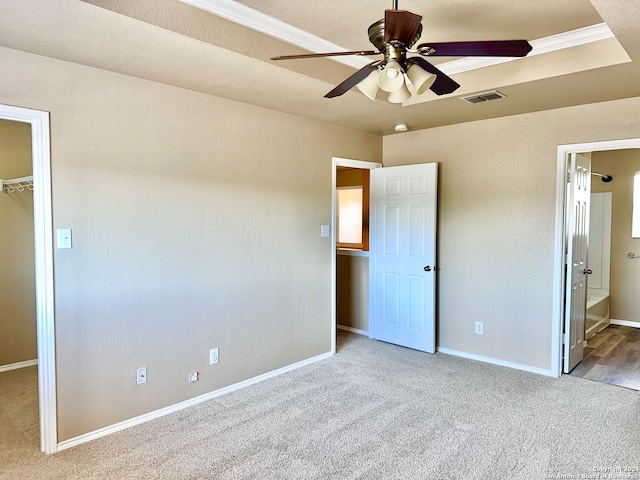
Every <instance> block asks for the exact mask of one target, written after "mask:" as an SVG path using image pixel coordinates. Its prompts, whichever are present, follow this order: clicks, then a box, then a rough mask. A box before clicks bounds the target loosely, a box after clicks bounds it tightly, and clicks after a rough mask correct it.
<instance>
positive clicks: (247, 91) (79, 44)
mask: <svg viewBox="0 0 640 480" xmlns="http://www.w3.org/2000/svg"><path fill="white" fill-rule="evenodd" d="M399 3H400V5H399V8H401V9H406V10H409V11H412V12H414V13H417V14H420V15H422V16H423V20H422V25H423V34H422V38H421V39H420V42H424V41H436V42H440V41H464V40H500V39H511V38H516V39H517V38H524V39H527V40H529V41H533V40H538V39H541V38H545V37H549V36H551V35H557V34H561V33H565V32H573V31H575V30H576V29H581V28H583V27H590V26H593V25H598V24H602V23H604V24H605V25H601V26H600V27H599V28H600V29H602V27H603V28H604V29H605V31H608V30H607V27H608V28H609V29H610V31H611V32H612V33H613V35H614V36H615V37H611V38H604V39H593V38H591V37H589V40H593V41H590V42H589V43H586V44H583V45H577V46H570V47H568V48H562V49H560V50H555V51H552V52H549V53H541V54H539V55H534V56H530V57H527V58H523V59H517V60H515V61H512V62H508V63H503V64H499V65H494V66H487V67H483V68H477V69H473V70H470V71H464V72H462V73H453V74H452V77H453V78H454V79H455V80H456V81H457V82H458V83H459V84H460V85H461V88H460V89H458V90H457V91H456V92H454V93H453V94H451V95H446V96H444V97H438V96H436V95H434V94H432V93H431V92H428V94H425V95H424V96H422V98H421V99H420V101H419V102H415V103H414V104H412V105H408V106H404V107H402V106H398V105H392V104H389V103H387V102H386V101H384V100H378V101H376V102H373V101H371V100H369V99H367V98H366V97H365V96H364V95H362V94H360V93H359V92H358V90H357V89H353V90H352V91H350V92H348V93H346V94H345V95H343V96H341V97H336V98H333V99H325V98H323V95H324V94H325V93H326V92H328V91H329V90H331V89H332V88H333V87H334V86H335V85H336V84H338V83H340V82H341V81H342V80H344V79H345V78H347V77H348V76H350V75H351V74H353V73H354V72H355V68H354V67H352V66H348V65H344V64H341V63H339V62H337V61H335V60H334V59H310V60H289V61H281V62H273V61H271V60H269V58H270V57H271V56H274V55H287V54H295V53H308V49H311V50H317V51H326V50H325V49H324V48H322V47H325V46H327V45H323V44H322V43H320V44H319V45H318V46H317V47H314V46H309V45H311V44H307V50H304V49H301V48H299V47H296V46H294V45H291V44H290V43H289V42H293V43H298V42H299V41H303V40H305V41H306V39H308V38H311V39H312V40H313V41H316V40H317V41H321V40H322V41H325V42H329V43H330V45H331V44H333V45H335V46H336V47H338V48H340V49H347V50H362V49H367V50H368V49H372V48H373V47H372V46H371V45H370V44H369V42H368V38H367V28H368V27H369V25H370V24H371V23H374V22H376V21H377V20H379V19H381V18H383V16H384V10H385V9H387V8H391V7H392V2H391V1H388V0H385V1H381V0H354V1H349V2H338V1H335V0H318V1H315V2H308V3H307V2H304V3H292V2H284V1H275V0H271V1H269V0H262V1H258V0H240V1H238V2H233V1H231V0H183V1H178V0H153V1H152V0H147V1H144V0H140V1H135V2H131V1H130V0H85V1H80V0H21V1H19V2H18V1H12V2H0V46H5V47H8V48H14V49H18V50H23V51H27V52H31V53H35V54H39V55H45V56H49V57H53V58H59V59H62V60H66V61H71V62H75V63H80V64H84V65H89V66H92V67H96V68H101V69H106V70H111V71H115V72H119V73H123V74H127V75H132V76H136V77H140V78H146V79H149V80H153V81H157V82H162V83H167V84H171V85H176V86H179V87H183V88H189V89H192V90H196V91H200V92H204V93H208V94H212V95H217V96H221V97H225V98H229V99H232V100H237V101H242V102H246V103H251V104H255V105H258V106H262V107H265V108H270V109H274V110H278V111H282V112H286V113H291V114H294V115H300V116H303V117H308V118H313V119H317V120H320V121H325V122H329V123H333V124H336V125H342V126H346V127H350V128H354V129H358V130H363V131H368V132H372V133H377V134H391V133H393V126H394V125H395V124H396V123H406V124H408V125H409V127H410V128H412V129H419V128H429V127H434V126H439V125H446V124H450V123H457V122H464V121H471V120H477V119H483V118H490V117H496V116H504V115H512V114H517V113H524V112H531V111H536V110H541V109H549V108H558V107H563V106H569V105H577V104H582V103H592V102H597V101H605V100H611V99H619V98H625V97H631V96H640V82H637V81H635V79H636V78H638V76H639V75H640V67H638V62H637V61H635V62H634V60H637V59H640V31H639V30H640V29H637V27H636V25H635V23H636V22H635V19H637V18H640V16H639V14H640V2H637V1H636V0H618V1H616V2H611V1H610V0H593V1H588V0H563V1H557V0H536V1H535V2H505V1H504V0H500V1H498V0H400V2H399ZM194 5H195V6H194ZM211 12H216V13H211ZM228 12H231V14H228ZM234 12H236V13H237V15H236V14H235V13H234ZM238 12H239V13H238ZM247 14H249V15H248V16H247ZM234 15H236V16H235V17H234ZM265 15H266V16H268V17H269V18H265ZM231 17H234V19H233V20H231V19H230V18H231ZM247 18H249V19H250V20H251V21H250V22H247ZM274 19H275V20H274ZM251 22H253V23H251ZM250 23H251V26H250V27H249V26H247V25H248V24H250ZM273 25H275V26H276V27H278V26H280V27H283V28H284V29H285V31H287V32H293V34H292V35H293V36H289V37H288V38H287V40H286V41H283V37H282V36H281V35H280V36H278V32H280V30H278V28H276V29H275V30H276V31H275V34H274V33H273ZM299 31H302V33H303V34H306V35H305V36H304V37H296V35H295V33H296V32H298V33H300V32H299ZM586 31H588V32H590V31H591V30H589V29H587V30H586ZM265 32H268V33H265ZM274 35H275V36H274ZM575 37H576V35H575V33H570V34H569V36H568V38H570V39H573V38H575ZM532 43H533V44H534V45H536V42H532ZM314 45H315V44H314ZM332 50H333V49H332ZM536 51H537V47H535V48H534V52H533V53H536ZM349 58H351V59H352V60H354V59H355V60H362V59H358V58H356V57H349ZM451 60H454V61H455V60H456V59H450V58H447V59H435V58H434V62H433V63H438V66H439V68H441V69H442V70H443V71H446V72H450V71H456V72H458V71H459V70H447V69H451V68H453V67H455V66H456V65H457V64H455V62H454V63H451ZM443 62H444V63H443ZM365 63H366V62H365ZM459 63H460V60H458V64H459ZM492 89H498V90H499V91H500V92H502V93H504V94H506V95H507V98H505V99H501V100H497V101H494V102H489V103H482V104H477V105H471V104H467V103H465V102H462V101H460V100H459V97H460V96H463V95H468V94H471V93H478V92H483V91H487V90H492Z"/></svg>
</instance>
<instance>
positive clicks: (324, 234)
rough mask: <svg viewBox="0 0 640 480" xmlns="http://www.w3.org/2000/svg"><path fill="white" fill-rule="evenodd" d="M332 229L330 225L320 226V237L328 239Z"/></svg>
mask: <svg viewBox="0 0 640 480" xmlns="http://www.w3.org/2000/svg"><path fill="white" fill-rule="evenodd" d="M330 232H331V230H330V228H329V225H320V236H321V237H328V236H329V235H330Z"/></svg>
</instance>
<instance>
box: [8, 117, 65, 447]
mask: <svg viewBox="0 0 640 480" xmlns="http://www.w3.org/2000/svg"><path fill="white" fill-rule="evenodd" d="M0 118H1V119H4V120H11V121H15V122H24V123H29V124H31V149H32V157H33V223H34V243H35V280H36V323H37V336H38V399H39V407H40V450H42V451H43V452H44V453H55V452H56V451H57V444H58V436H57V426H56V368H55V367H56V365H55V361H56V360H55V332H54V309H53V304H54V300H53V295H54V289H53V226H52V221H51V154H50V152H51V150H50V141H49V113H48V112H42V111H39V110H31V109H27V108H19V107H12V106H8V105H0Z"/></svg>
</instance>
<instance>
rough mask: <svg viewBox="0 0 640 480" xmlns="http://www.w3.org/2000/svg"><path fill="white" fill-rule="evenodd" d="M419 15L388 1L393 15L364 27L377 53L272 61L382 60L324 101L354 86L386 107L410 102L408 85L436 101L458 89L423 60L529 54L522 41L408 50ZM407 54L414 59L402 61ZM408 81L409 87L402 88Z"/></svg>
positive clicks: (418, 30) (419, 31)
mask: <svg viewBox="0 0 640 480" xmlns="http://www.w3.org/2000/svg"><path fill="white" fill-rule="evenodd" d="M421 20H422V16H421V15H416V14H415V13H411V12H408V11H406V10H398V0H394V1H393V9H392V10H385V13H384V19H382V20H379V21H377V22H375V23H374V24H372V25H371V26H370V27H369V41H370V42H371V43H372V44H373V46H374V47H376V48H377V51H376V50H361V51H351V52H329V53H310V54H303V55H281V56H277V57H272V58H271V60H291V59H298V58H319V57H336V56H342V55H358V56H368V55H384V58H383V59H381V60H376V61H374V62H371V63H370V64H369V65H366V66H364V67H362V68H361V69H360V70H358V71H357V72H356V73H354V74H353V75H351V76H350V77H349V78H347V79H346V80H345V81H343V82H342V83H341V84H339V85H338V86H336V87H335V88H334V89H333V90H331V91H330V92H329V93H327V94H326V95H325V98H333V97H337V96H340V95H343V94H344V93H346V92H348V91H349V90H351V89H352V88H353V87H354V86H357V87H358V89H359V90H360V91H362V93H364V94H365V95H366V96H367V97H369V98H370V99H371V100H375V99H376V96H377V94H378V91H379V90H383V91H385V92H387V93H388V94H389V96H388V98H387V100H388V101H389V102H391V103H402V102H404V101H406V100H408V99H409V98H410V97H411V91H410V90H409V88H408V84H409V83H410V84H411V85H412V86H413V89H414V91H415V93H416V94H418V95H420V94H422V93H424V92H426V91H427V90H431V91H432V92H434V93H435V94H436V95H445V94H447V93H452V92H453V91H455V90H456V89H457V88H459V87H460V85H459V84H458V83H457V82H456V81H455V80H453V79H452V78H450V77H448V76H447V75H446V74H445V73H443V72H442V71H440V70H439V69H438V68H436V67H435V66H434V65H432V64H431V63H429V62H428V61H427V60H425V59H424V58H423V57H429V56H448V57H469V56H476V57H524V56H526V55H527V54H528V53H529V52H530V51H531V48H532V47H531V45H530V44H529V42H528V41H526V40H492V41H477V42H444V43H428V42H427V43H421V44H419V45H418V46H417V47H415V49H412V47H413V45H414V44H415V43H416V42H417V41H418V40H419V39H420V35H421V34H422V24H421V23H420V22H421ZM407 54H416V55H417V56H412V57H407ZM407 78H408V82H407Z"/></svg>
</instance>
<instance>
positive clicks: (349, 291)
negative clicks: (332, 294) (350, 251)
mask: <svg viewBox="0 0 640 480" xmlns="http://www.w3.org/2000/svg"><path fill="white" fill-rule="evenodd" d="M336 271H337V280H336V289H337V292H336V318H337V322H338V325H342V326H345V327H351V328H356V329H358V330H362V331H365V332H367V331H369V257H368V256H367V257H361V256H353V255H346V254H340V253H338V255H337V264H336Z"/></svg>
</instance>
